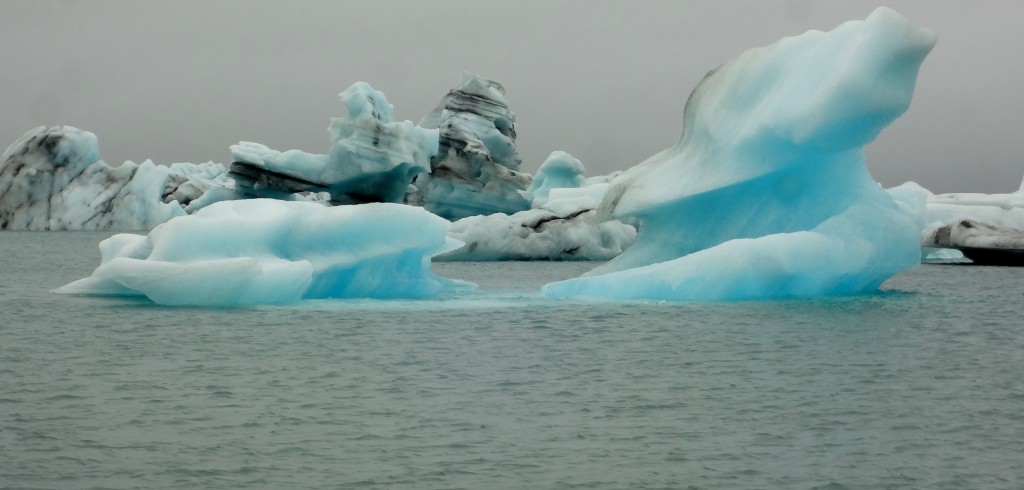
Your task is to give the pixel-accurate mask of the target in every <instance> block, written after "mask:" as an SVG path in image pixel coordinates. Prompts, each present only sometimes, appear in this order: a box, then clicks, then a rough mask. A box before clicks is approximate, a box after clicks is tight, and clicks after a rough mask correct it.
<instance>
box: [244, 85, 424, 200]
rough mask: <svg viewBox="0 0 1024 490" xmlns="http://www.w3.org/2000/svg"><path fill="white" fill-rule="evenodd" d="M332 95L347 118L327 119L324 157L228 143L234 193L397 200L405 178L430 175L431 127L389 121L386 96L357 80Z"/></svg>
mask: <svg viewBox="0 0 1024 490" xmlns="http://www.w3.org/2000/svg"><path fill="white" fill-rule="evenodd" d="M340 97H341V101H342V103H343V104H344V105H345V109H346V110H347V113H346V114H345V117H341V118H333V119H331V125H330V127H328V131H329V132H330V134H331V147H330V152H329V153H328V154H327V155H316V154H312V153H306V152H304V151H300V150H288V151H285V152H279V151H276V150H272V149H270V148H267V147H266V146H264V145H261V144H259V143H252V142H245V141H243V142H241V143H239V144H237V145H234V146H232V147H231V157H232V164H231V176H232V177H233V178H234V179H235V181H236V182H237V186H236V187H237V190H238V191H239V192H240V193H242V194H244V195H245V196H249V197H270V198H275V199H290V198H291V197H290V196H292V195H293V194H303V193H304V194H310V193H314V194H318V193H323V192H326V193H328V194H329V201H330V202H331V203H332V204H359V203H365V202H401V201H402V200H403V199H404V198H405V194H406V192H407V191H408V190H409V184H410V183H411V182H412V180H413V177H415V176H416V175H417V174H420V173H423V172H429V171H430V157H431V156H433V155H434V154H436V153H437V150H438V130H437V129H424V128H421V127H418V126H415V125H413V123H412V122H410V121H404V122H395V121H394V115H393V111H394V107H392V105H391V104H390V103H389V102H388V99H387V97H385V95H384V93H383V92H379V91H377V90H374V89H373V87H371V86H370V85H369V84H367V83H365V82H356V83H355V84H353V85H352V86H351V87H349V88H348V89H347V90H345V91H344V92H342V93H341V94H340Z"/></svg>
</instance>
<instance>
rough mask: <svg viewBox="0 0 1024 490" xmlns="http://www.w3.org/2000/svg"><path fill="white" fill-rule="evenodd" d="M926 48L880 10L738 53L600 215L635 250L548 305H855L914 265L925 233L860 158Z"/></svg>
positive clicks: (555, 286)
mask: <svg viewBox="0 0 1024 490" xmlns="http://www.w3.org/2000/svg"><path fill="white" fill-rule="evenodd" d="M934 44H935V36H934V34H933V33H931V32H930V31H926V30H921V29H917V28H914V27H913V26H911V25H910V24H909V22H908V21H907V20H906V19H905V18H904V17H902V16H901V15H899V14H898V13H896V12H894V11H892V10H890V9H887V8H880V9H878V10H876V11H874V12H873V13H872V14H871V15H870V16H868V17H867V18H866V19H865V20H863V21H853V22H847V23H844V24H842V25H840V26H839V27H837V28H836V29H834V30H833V31H831V32H828V33H823V32H819V31H810V32H807V33H805V34H803V35H800V36H796V37H790V38H785V39H782V40H780V41H778V42H776V43H775V44H772V45H770V46H767V47H763V48H758V49H752V50H749V51H746V52H744V53H742V54H741V55H740V56H738V57H737V58H735V59H733V60H732V61H730V62H728V63H726V64H725V65H722V66H721V67H720V68H718V69H717V70H714V71H712V72H711V73H709V74H708V75H707V76H706V77H705V79H704V80H703V81H701V83H700V84H698V86H697V88H696V89H694V91H693V93H692V94H691V95H690V98H689V99H688V100H687V103H686V108H685V114H684V131H683V135H682V137H681V138H680V140H679V142H678V143H677V144H676V145H675V146H673V147H671V148H668V149H666V150H664V151H662V152H661V153H658V154H656V155H654V156H652V157H651V158H649V159H648V160H646V161H644V162H643V163H641V164H639V165H637V166H636V167H634V168H631V169H629V170H627V171H626V172H625V173H623V174H622V175H620V176H619V177H618V178H616V179H615V180H614V181H613V182H612V184H611V187H610V188H609V190H608V192H607V194H606V195H605V197H604V200H603V202H602V212H603V213H604V214H605V215H607V216H611V217H618V218H632V219H636V220H637V221H638V222H639V226H640V231H639V236H638V238H637V241H636V243H635V244H634V245H633V246H632V247H630V248H629V249H628V250H626V252H624V253H623V254H622V255H620V256H618V257H616V258H615V259H613V260H611V261H609V262H608V263H606V264H605V265H603V266H601V267H598V268H597V269H595V270H593V271H591V272H590V273H588V274H587V275H585V276H584V277H580V278H576V279H570V280H567V281H561V282H556V283H551V284H548V285H546V286H545V287H544V292H545V294H547V295H550V296H600V297H613V298H646V299H668V300H687V299H690V300H733V299H756V298H775V297H794V296H821V295H840V294H855V293H864V292H869V291H873V290H876V289H877V288H878V287H879V286H880V285H881V283H882V282H883V281H884V280H885V279H886V278H888V277H890V276H891V275H893V274H895V273H896V272H899V271H901V270H904V269H907V268H910V267H913V266H915V265H916V264H918V263H919V259H920V251H919V244H920V226H919V224H918V223H916V222H915V221H914V220H913V219H911V218H910V217H908V215H907V214H906V212H904V211H903V210H902V209H901V208H900V207H899V206H898V205H897V204H896V203H895V202H894V201H893V199H892V198H890V197H889V195H888V194H887V193H886V192H885V191H884V190H883V189H882V188H881V187H880V186H879V185H878V184H877V183H876V182H875V181H874V180H873V179H872V178H871V176H870V175H869V173H868V171H867V169H866V167H865V163H864V155H863V152H862V147H863V146H864V145H866V144H867V143H869V142H871V141H872V140H873V139H874V138H875V137H876V136H877V135H878V133H879V132H880V131H881V130H882V129H883V128H885V126H887V125H888V124H889V123H891V122H892V121H893V120H894V119H896V118H897V117H898V116H899V115H900V114H902V113H903V112H905V111H906V110H907V108H908V107H909V104H910V101H911V97H912V95H913V91H914V84H915V82H916V79H917V74H918V70H919V67H920V64H921V62H922V61H923V60H924V58H925V56H926V55H927V54H928V52H929V51H930V50H931V48H932V47H933V45H934Z"/></svg>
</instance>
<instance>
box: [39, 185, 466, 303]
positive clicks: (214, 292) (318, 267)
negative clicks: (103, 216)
mask: <svg viewBox="0 0 1024 490" xmlns="http://www.w3.org/2000/svg"><path fill="white" fill-rule="evenodd" d="M448 226H449V223H448V221H446V220H444V219H442V218H440V217H437V216H435V215H432V214H430V213H428V212H426V211H424V210H423V209H419V208H414V207H410V206H405V205H401V204H390V203H376V204H363V205H358V206H338V207H325V206H322V205H320V204H315V203H309V202H290V201H277V200H271V199H253V200H242V201H226V202H220V203H216V204H213V205H211V206H209V207H206V208H204V209H202V210H200V211H199V212H197V213H196V214H193V215H189V216H184V217H179V218H176V219H172V220H170V221H168V222H167V223H164V224H162V225H160V226H157V227H156V228H154V229H153V230H152V231H151V232H150V233H149V235H148V236H143V235H130V234H120V235H115V236H113V237H111V238H109V239H107V240H104V241H103V242H101V243H100V251H101V254H102V262H101V264H100V266H99V267H97V268H96V270H95V271H94V272H93V273H92V275H91V276H89V277H87V278H85V279H81V280H78V281H75V282H73V283H71V284H68V285H66V286H64V287H62V288H60V289H58V290H56V292H58V293H67V294H87V295H128V296H132V295H134V296H145V297H147V298H149V299H150V300H152V301H154V302H156V303H158V304H162V305H199V306H241V305H256V304H289V303H294V302H297V301H299V300H302V299H316V298H380V299H388V298H436V297H437V296H438V295H441V294H443V293H445V292H450V291H455V290H460V289H465V288H469V287H472V284H470V283H466V282H462V281H455V280H450V279H445V278H441V277H438V276H436V275H434V274H433V272H431V270H430V257H431V256H432V255H435V254H437V253H441V252H445V251H447V250H449V249H451V248H454V247H457V246H458V245H460V244H458V243H456V242H453V241H452V240H451V239H449V238H447V237H446V236H445V233H446V232H447V230H448Z"/></svg>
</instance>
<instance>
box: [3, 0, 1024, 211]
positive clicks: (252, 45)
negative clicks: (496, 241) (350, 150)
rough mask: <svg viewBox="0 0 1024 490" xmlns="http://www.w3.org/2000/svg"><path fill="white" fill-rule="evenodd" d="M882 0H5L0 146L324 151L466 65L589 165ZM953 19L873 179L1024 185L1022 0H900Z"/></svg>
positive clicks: (943, 23) (183, 154) (634, 159)
mask: <svg viewBox="0 0 1024 490" xmlns="http://www.w3.org/2000/svg"><path fill="white" fill-rule="evenodd" d="M878 5H879V4H877V3H874V2H867V1H859V0H856V1H844V2H839V1H827V2H826V1H810V0H793V1H781V0H779V1H774V0H765V1H721V0H717V1H679V0H673V1H630V2H627V1H614V2H613V1H595V0H578V1H577V0H573V1H550V0H547V1H520V0H516V1H502V2H494V1H469V0H466V1H461V0H459V1H456V0H450V1H432V2H427V1H394V2H387V1H367V2H335V1H322V2H321V1H289V2H263V1H193V0H179V1H173V2H164V1H161V2H143V1H135V0H132V1H94V2H84V1H82V2H79V1H67V0H65V1H44V0H30V1H20V0H0V60H3V65H4V68H3V69H2V70H0V145H2V146H6V145H7V144H10V143H11V142H13V141H14V140H15V139H16V138H17V137H19V136H21V134H23V133H24V132H25V131H27V130H28V129H30V128H32V127H35V126H38V125H54V124H65V125H72V126H76V127H79V128H81V129H85V130H89V131H92V132H94V133H96V134H97V136H98V137H99V140H100V154H101V157H102V158H103V159H104V160H106V161H107V162H109V163H111V164H119V163H121V162H123V161H124V160H134V161H136V162H139V161H142V160H145V159H147V158H150V159H153V160H154V161H155V162H157V163H163V164H167V163H172V162H181V161H187V162H204V161H209V160H213V161H217V162H223V163H226V162H227V161H228V160H229V159H230V155H229V152H228V146H229V145H231V144H234V143H236V142H238V141H240V140H246V141H257V142H260V143H264V144H266V145H268V146H270V147H272V148H276V149H279V150H286V149H290V148H299V149H302V150H306V151H310V152H314V153H325V152H326V151H327V142H328V135H327V132H326V127H327V124H328V121H329V119H330V117H333V116H338V115H340V114H341V112H342V110H343V109H342V106H341V103H340V102H339V101H338V99H337V94H338V93H339V92H341V91H342V90H344V89H345V88H346V87H348V86H349V85H350V84H351V83H353V82H355V81H358V80H363V81H366V82H368V83H370V84H371V85H373V86H374V87H375V88H377V89H378V90H382V91H384V92H385V93H386V94H387V96H388V99H389V100H390V101H391V103H392V104H394V106H395V115H396V117H397V118H398V119H411V120H413V121H418V120H419V119H420V117H422V116H423V115H425V114H426V113H427V112H428V111H429V110H430V109H431V108H432V107H433V106H434V105H435V104H436V103H437V101H438V100H439V99H440V98H441V96H443V95H444V94H445V93H446V92H447V91H448V90H449V89H450V88H452V87H453V86H454V84H455V83H456V82H457V81H458V79H459V75H460V74H461V73H462V72H463V71H471V72H476V73H480V74H482V75H484V76H487V77H489V78H492V79H495V80H497V81H499V82H501V83H502V84H504V85H505V87H506V90H507V98H508V100H509V102H510V104H511V107H512V110H513V111H515V112H516V113H517V115H518V118H519V120H518V125H517V130H518V133H519V148H520V152H521V154H522V156H523V158H524V164H523V168H524V170H526V171H530V172H533V171H534V170H536V168H537V166H538V165H539V164H540V163H541V162H542V161H543V160H544V158H545V157H546V156H547V155H548V153H550V152H551V151H552V150H565V151H568V152H570V153H572V154H573V155H575V156H576V157H577V158H579V159H580V160H581V161H583V164H584V165H586V167H587V169H588V173H589V174H590V175H597V174H602V173H607V172H609V171H612V170H616V169H624V168H627V167H629V166H632V165H634V164H636V163H638V162H640V161H641V160H643V159H644V158H646V157H647V156H649V155H651V154H653V153H655V152H657V151H660V150H661V149H663V148H665V147H667V146H669V145H671V144H672V143H674V142H675V140H676V139H677V138H678V136H679V134H680V131H681V130H682V120H683V114H682V110H683V104H684V103H685V101H686V97H687V96H688V95H689V93H690V91H691V90H692V89H693V87H694V85H696V83H697V82H698V81H699V80H700V79H701V77H703V75H704V74H705V73H706V72H707V71H708V70H710V69H712V68H715V67H716V66H718V65H720V64H721V63H723V62H725V61H727V60H728V59H730V58H732V57H734V56H735V55H736V54H738V53H740V52H741V51H743V50H745V49H748V48H753V47H756V46H762V45H765V44H769V43H771V42H774V41H775V40H776V39H778V38H780V37H783V36H788V35H796V34H799V33H802V32H804V31H806V30H808V29H819V30H830V29H832V28H833V27H835V26H836V25H838V24H839V23H841V22H842V21H845V20H852V19H861V18H864V17H865V16H866V15H867V14H868V13H870V12H871V10H873V9H874V8H875V7H876V6H878ZM887 5H888V6H890V7H893V8H895V9H896V10H897V11H899V12H901V13H902V14H903V15H905V16H907V17H908V18H909V19H910V20H911V22H913V23H914V24H915V25H918V26H921V27H927V28H930V29H932V30H934V31H935V32H936V33H937V34H938V37H939V43H938V45H937V46H936V48H935V50H934V51H933V52H932V54H931V55H930V56H929V58H928V59H927V60H926V61H925V63H924V66H923V68H922V70H921V75H920V78H919V80H918V87H917V92H916V94H915V99H914V103H913V104H912V106H911V109H910V111H909V112H908V113H907V114H905V115H904V116H903V117H902V118H900V119H899V120H898V121H896V123H894V124H893V125H892V126H891V127H889V128H888V129H887V130H885V131H884V132H883V133H882V135H881V136H880V137H879V139H878V140H877V141H876V142H875V143H873V144H872V145H871V146H870V147H869V148H868V151H867V154H868V160H869V166H870V168H871V171H872V174H873V175H874V176H875V178H876V179H877V180H879V181H880V182H882V184H884V185H886V186H892V185H896V184H899V183H902V182H904V181H907V180H915V181H917V182H918V183H920V184H922V185H924V186H925V187H927V188H929V189H931V190H932V191H934V192H952V191H965V192H1010V191H1013V190H1016V189H1017V188H1018V186H1019V185H1020V181H1021V177H1022V176H1024V34H1022V33H1021V31H1020V26H1019V23H1020V20H1021V19H1024V2H1020V1H1019V0H1007V1H970V2H968V1H962V2H952V1H948V2H947V1H942V2H939V1H935V0H912V1H890V2H888V3H887Z"/></svg>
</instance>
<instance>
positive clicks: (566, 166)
mask: <svg viewBox="0 0 1024 490" xmlns="http://www.w3.org/2000/svg"><path fill="white" fill-rule="evenodd" d="M585 172H586V168H584V167H583V163H582V162H580V161H579V160H577V159H576V158H574V157H573V156H572V155H570V154H569V153H566V152H564V151H553V152H551V154H550V155H548V158H547V160H544V163H542V164H541V165H540V168H538V169H537V174H536V175H534V176H533V182H531V183H530V187H529V188H528V189H527V190H526V191H523V192H521V193H520V194H521V195H522V196H523V198H525V199H526V200H527V201H529V202H530V205H531V206H532V207H534V208H539V207H541V206H543V205H544V203H546V202H547V200H548V195H549V194H550V193H551V190H552V189H578V188H580V187H583V183H584V182H585V181H586V179H585V178H584V177H583V174H584V173H585Z"/></svg>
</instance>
